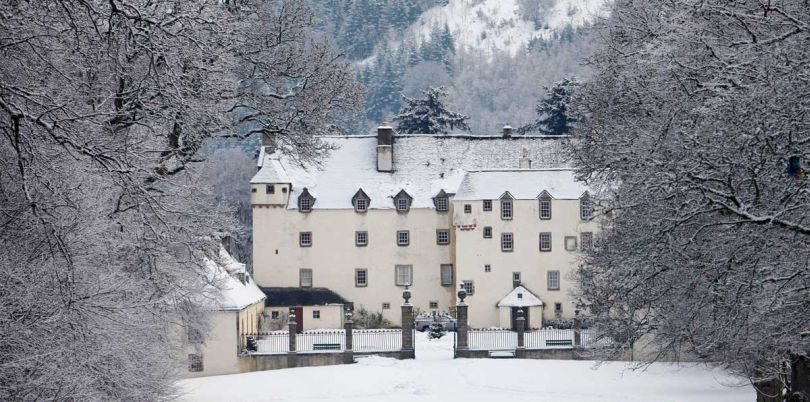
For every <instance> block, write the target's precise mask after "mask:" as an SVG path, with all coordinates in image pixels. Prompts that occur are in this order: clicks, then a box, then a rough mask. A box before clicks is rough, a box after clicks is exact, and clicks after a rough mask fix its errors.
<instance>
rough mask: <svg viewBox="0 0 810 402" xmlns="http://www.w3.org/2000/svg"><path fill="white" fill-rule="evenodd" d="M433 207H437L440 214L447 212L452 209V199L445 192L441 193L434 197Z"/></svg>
mask: <svg viewBox="0 0 810 402" xmlns="http://www.w3.org/2000/svg"><path fill="white" fill-rule="evenodd" d="M433 205H434V206H436V211H438V212H447V210H448V209H450V199H449V197H448V195H447V193H445V192H444V190H441V191H439V194H436V196H435V197H433Z"/></svg>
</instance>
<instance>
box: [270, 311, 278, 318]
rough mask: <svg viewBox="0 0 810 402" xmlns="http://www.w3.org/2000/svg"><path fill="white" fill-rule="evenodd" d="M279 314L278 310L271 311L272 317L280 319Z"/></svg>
mask: <svg viewBox="0 0 810 402" xmlns="http://www.w3.org/2000/svg"><path fill="white" fill-rule="evenodd" d="M278 316H279V314H278V311H271V312H270V319H272V320H278Z"/></svg>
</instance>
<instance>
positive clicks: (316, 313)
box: [312, 310, 321, 320]
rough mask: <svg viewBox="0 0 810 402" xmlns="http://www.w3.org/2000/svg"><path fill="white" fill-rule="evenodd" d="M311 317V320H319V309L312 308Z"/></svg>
mask: <svg viewBox="0 0 810 402" xmlns="http://www.w3.org/2000/svg"><path fill="white" fill-rule="evenodd" d="M312 319H313V320H320V319H321V310H312Z"/></svg>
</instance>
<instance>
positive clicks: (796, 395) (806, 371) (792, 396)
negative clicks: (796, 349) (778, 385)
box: [788, 355, 810, 402]
mask: <svg viewBox="0 0 810 402" xmlns="http://www.w3.org/2000/svg"><path fill="white" fill-rule="evenodd" d="M788 402H810V358H809V357H807V356H803V355H792V356H791V358H790V392H788Z"/></svg>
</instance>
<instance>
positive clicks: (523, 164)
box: [520, 148, 532, 169]
mask: <svg viewBox="0 0 810 402" xmlns="http://www.w3.org/2000/svg"><path fill="white" fill-rule="evenodd" d="M520 168H521V169H531V168H532V160H531V159H529V150H528V149H526V148H523V156H521V157H520Z"/></svg>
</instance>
